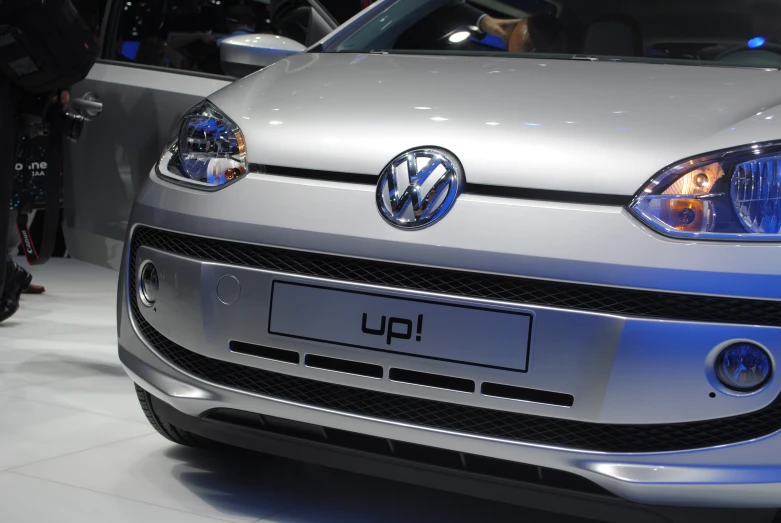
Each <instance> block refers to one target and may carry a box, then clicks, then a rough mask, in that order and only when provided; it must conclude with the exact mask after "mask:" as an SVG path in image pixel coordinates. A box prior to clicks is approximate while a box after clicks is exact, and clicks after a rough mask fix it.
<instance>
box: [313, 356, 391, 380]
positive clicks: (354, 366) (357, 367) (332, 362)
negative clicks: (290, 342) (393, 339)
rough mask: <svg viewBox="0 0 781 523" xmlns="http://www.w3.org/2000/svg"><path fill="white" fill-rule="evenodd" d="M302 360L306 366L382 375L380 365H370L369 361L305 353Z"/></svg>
mask: <svg viewBox="0 0 781 523" xmlns="http://www.w3.org/2000/svg"><path fill="white" fill-rule="evenodd" d="M304 362H305V364H306V366H307V367H312V368H315V369H322V370H330V371H333V372H343V373H345V374H355V375H357V376H365V377H367V378H382V375H383V370H382V367H381V366H380V365H372V364H370V363H361V362H358V361H350V360H342V359H338V358H328V357H326V356H317V355H315V354H307V355H306V357H305V358H304Z"/></svg>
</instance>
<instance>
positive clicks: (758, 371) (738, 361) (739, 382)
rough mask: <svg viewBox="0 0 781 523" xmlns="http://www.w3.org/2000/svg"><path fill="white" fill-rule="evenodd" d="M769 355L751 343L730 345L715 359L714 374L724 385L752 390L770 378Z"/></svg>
mask: <svg viewBox="0 0 781 523" xmlns="http://www.w3.org/2000/svg"><path fill="white" fill-rule="evenodd" d="M771 372H772V364H771V363H770V356H769V355H768V354H767V352H766V351H765V350H764V349H763V348H762V347H759V346H758V345H754V344H753V343H736V344H734V345H730V346H729V347H727V348H726V349H724V350H723V351H721V354H720V355H719V357H718V359H717V360H716V375H717V376H718V377H719V381H721V382H722V383H723V384H724V385H725V386H726V387H729V388H730V389H732V390H736V391H739V392H752V391H755V390H757V389H759V388H761V387H762V386H763V385H764V384H765V383H767V380H768V379H770V374H771Z"/></svg>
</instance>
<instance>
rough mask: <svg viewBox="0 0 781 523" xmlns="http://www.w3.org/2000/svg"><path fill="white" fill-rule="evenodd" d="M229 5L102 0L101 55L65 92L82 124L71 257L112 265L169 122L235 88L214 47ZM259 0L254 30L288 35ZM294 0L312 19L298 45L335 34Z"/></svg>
mask: <svg viewBox="0 0 781 523" xmlns="http://www.w3.org/2000/svg"><path fill="white" fill-rule="evenodd" d="M294 1H295V0H294ZM237 3H238V2H235V1H234V2H232V1H231V0H224V1H223V2H217V3H214V2H212V3H207V4H206V5H204V6H203V7H199V8H197V9H195V10H193V11H191V12H188V11H186V10H185V9H184V8H183V7H182V6H177V3H176V2H146V3H144V2H141V3H139V2H133V3H132V4H131V3H130V2H125V1H120V0H110V1H109V2H108V5H107V7H106V13H105V16H103V24H102V29H101V42H102V52H101V58H100V60H99V61H98V63H97V64H96V65H95V66H94V67H93V69H92V71H91V72H90V74H89V76H88V77H87V78H86V79H85V80H84V81H82V82H80V83H79V84H77V85H75V86H73V88H72V90H71V93H70V99H71V103H72V104H73V108H74V109H75V110H77V111H78V112H79V113H80V114H82V115H83V116H85V117H86V118H88V119H89V121H88V122H87V123H86V124H85V125H84V130H83V133H82V137H81V140H80V141H79V142H78V143H75V144H71V145H70V146H69V147H67V148H66V149H67V150H66V156H65V172H64V193H65V195H64V196H65V213H64V215H65V223H64V233H65V240H66V245H67V248H68V252H69V254H70V256H71V257H73V258H76V259H78V260H82V261H86V262H89V263H93V264H96V265H101V266H104V267H109V268H113V269H118V268H119V266H120V262H121V257H122V248H123V244H124V239H125V234H126V231H127V223H128V219H129V217H130V212H131V209H132V206H133V202H134V200H135V197H136V195H137V194H138V193H139V191H140V189H141V187H142V185H143V184H144V183H146V182H147V181H148V179H149V173H150V170H151V169H152V167H153V166H154V163H155V162H156V161H157V160H158V159H159V157H160V154H161V152H162V151H163V149H164V147H165V146H166V145H167V142H168V140H170V139H171V137H172V136H173V135H174V132H175V130H174V126H175V125H176V122H177V121H178V120H179V118H180V116H181V115H182V114H183V113H184V112H185V111H186V110H187V109H189V108H190V107H192V106H193V105H195V104H196V103H198V102H199V101H200V100H202V99H203V98H206V97H207V96H208V95H210V94H211V93H213V92H215V91H217V90H219V89H221V88H222V87H224V86H226V85H228V84H229V83H230V82H232V81H234V78H231V77H229V76H227V75H225V74H223V72H222V70H221V65H220V61H219V48H218V46H217V45H216V44H215V40H217V39H219V38H221V37H223V36H229V35H231V34H232V33H231V26H230V24H229V23H228V22H227V21H226V20H227V19H228V18H230V17H229V16H228V14H229V11H230V9H231V6H232V5H233V4H237ZM268 3H269V1H268V0H266V1H255V2H250V5H251V7H252V9H253V10H254V11H255V13H256V17H255V20H257V21H260V22H258V23H256V24H255V31H254V32H265V33H281V32H283V31H285V30H287V29H286V27H274V26H273V25H266V24H265V21H266V20H268V19H269V17H268V7H269V5H268ZM275 3H276V2H275ZM300 3H302V2H299V4H300ZM303 3H304V4H306V5H304V6H303V7H304V9H306V8H307V7H308V8H309V11H310V16H308V19H309V20H312V24H311V25H312V27H311V28H305V29H307V30H306V31H305V34H306V36H305V38H306V39H311V38H313V37H314V36H317V35H318V34H319V36H318V38H317V39H319V38H321V37H323V36H325V35H326V34H328V33H329V32H330V31H332V30H333V29H335V28H336V27H337V25H338V23H337V21H336V20H334V19H333V18H332V17H331V16H330V15H329V14H328V12H327V11H325V9H324V8H323V6H322V5H321V4H320V3H319V2H317V1H315V0H306V2H303ZM217 4H220V5H217ZM172 6H176V7H175V8H172ZM299 14H300V11H299ZM281 20H282V21H283V22H286V23H287V22H289V20H286V19H285V18H284V17H282V19H281ZM315 26H316V27H315ZM290 27H294V25H291V26H290ZM310 29H311V30H310ZM234 34H235V33H234ZM244 34H249V33H248V32H247V31H246V30H245V33H244ZM182 42H186V45H181V44H182ZM174 43H176V45H174ZM300 43H302V44H304V45H306V44H307V42H305V41H302V42H300ZM172 47H173V48H174V49H172Z"/></svg>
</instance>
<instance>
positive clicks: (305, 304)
mask: <svg viewBox="0 0 781 523" xmlns="http://www.w3.org/2000/svg"><path fill="white" fill-rule="evenodd" d="M268 330H269V333H270V334H273V335H277V336H286V337H290V338H298V339H305V340H310V341H316V342H322V343H331V344H335V345H344V346H348V347H357V348H361V349H369V350H377V351H384V352H392V353H397V354H405V355H409V356H417V357H420V358H428V359H434V360H443V361H451V362H456V363H464V364H468V365H478V366H482V367H492V368H498V369H504V370H513V371H518V372H526V370H527V369H528V365H529V345H530V340H531V332H532V315H531V314H529V313H526V312H516V311H507V310H501V309H493V308H490V307H476V306H471V305H452V304H447V303H440V302H436V301H431V300H425V299H414V298H399V297H396V296H386V295H383V294H377V293H372V292H363V291H353V290H350V291H348V290H343V289H335V288H329V287H323V286H319V285H310V284H301V283H290V282H281V281H275V282H274V283H273V286H272V291H271V311H270V313H269V328H268Z"/></svg>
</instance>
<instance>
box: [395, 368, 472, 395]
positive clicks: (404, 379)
mask: <svg viewBox="0 0 781 523" xmlns="http://www.w3.org/2000/svg"><path fill="white" fill-rule="evenodd" d="M388 377H389V378H390V380H391V381H398V382H401V383H410V384H412V385H421V386H423V387H434V388H437V389H448V390H455V391H458V392H474V391H475V382H474V381H472V380H467V379H464V378H454V377H452V376H442V375H440V374H429V373H427V372H417V371H414V370H404V369H391V370H390V372H389V374H388Z"/></svg>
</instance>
